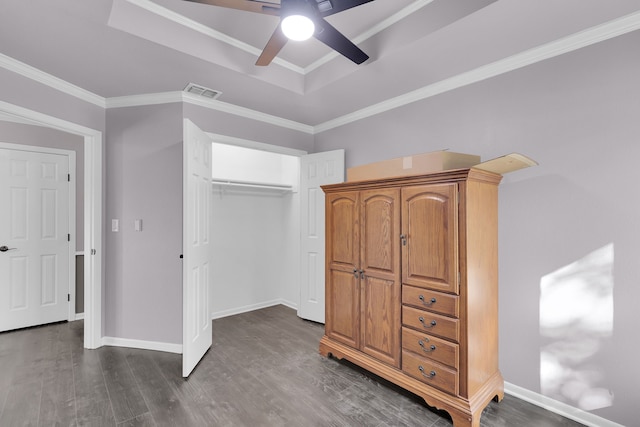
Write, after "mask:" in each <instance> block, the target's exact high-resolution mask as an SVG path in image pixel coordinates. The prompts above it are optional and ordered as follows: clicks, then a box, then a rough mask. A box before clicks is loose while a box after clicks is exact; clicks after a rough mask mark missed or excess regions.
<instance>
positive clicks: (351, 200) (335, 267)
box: [325, 192, 360, 348]
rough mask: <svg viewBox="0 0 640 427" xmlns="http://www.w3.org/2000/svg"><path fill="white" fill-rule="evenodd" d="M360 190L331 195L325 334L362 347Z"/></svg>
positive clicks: (327, 206)
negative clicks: (358, 191)
mask: <svg viewBox="0 0 640 427" xmlns="http://www.w3.org/2000/svg"><path fill="white" fill-rule="evenodd" d="M358 202H359V196H358V193H357V192H345V193H337V194H329V195H327V199H326V218H327V221H326V224H327V251H326V257H327V272H326V275H327V289H326V299H327V313H326V323H325V333H326V334H327V335H328V336H330V337H331V338H333V339H335V340H336V341H340V342H342V343H344V344H347V345H349V346H351V347H354V348H358V347H359V346H360V289H359V284H360V273H359V265H360V263H359V257H360V239H359V229H358V214H359V210H358Z"/></svg>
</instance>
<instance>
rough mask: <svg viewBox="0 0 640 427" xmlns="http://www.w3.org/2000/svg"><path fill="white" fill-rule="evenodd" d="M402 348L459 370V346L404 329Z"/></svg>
mask: <svg viewBox="0 0 640 427" xmlns="http://www.w3.org/2000/svg"><path fill="white" fill-rule="evenodd" d="M402 348H403V349H405V350H409V351H411V352H413V353H416V354H418V355H420V356H422V357H426V358H427V359H431V360H435V361H436V362H440V363H442V364H444V365H447V366H449V367H451V368H453V369H455V370H458V366H459V365H458V351H459V348H458V344H453V343H451V342H449V341H445V340H442V339H440V338H436V337H434V336H431V335H427V334H425V333H423V332H417V331H414V330H413V329H409V328H402Z"/></svg>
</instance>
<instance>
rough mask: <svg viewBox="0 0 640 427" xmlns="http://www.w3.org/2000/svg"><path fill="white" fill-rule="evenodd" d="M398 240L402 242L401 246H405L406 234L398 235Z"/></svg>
mask: <svg viewBox="0 0 640 427" xmlns="http://www.w3.org/2000/svg"><path fill="white" fill-rule="evenodd" d="M400 242H401V243H402V246H407V235H406V234H401V235H400Z"/></svg>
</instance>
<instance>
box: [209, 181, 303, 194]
mask: <svg viewBox="0 0 640 427" xmlns="http://www.w3.org/2000/svg"><path fill="white" fill-rule="evenodd" d="M211 183H212V184H213V186H214V188H215V187H219V188H221V189H233V190H234V191H260V192H265V193H273V194H286V193H292V192H293V186H292V185H286V184H272V183H264V182H251V181H237V180H220V179H214V180H212V181H211Z"/></svg>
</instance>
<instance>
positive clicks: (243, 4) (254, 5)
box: [185, 0, 280, 16]
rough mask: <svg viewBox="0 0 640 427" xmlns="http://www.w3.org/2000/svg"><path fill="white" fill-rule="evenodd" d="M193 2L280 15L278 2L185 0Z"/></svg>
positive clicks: (256, 0)
mask: <svg viewBox="0 0 640 427" xmlns="http://www.w3.org/2000/svg"><path fill="white" fill-rule="evenodd" d="M185 1H190V2H194V3H201V4H209V5H211V6H220V7H226V8H228V9H238V10H245V11H247V12H255V13H262V14H265V15H273V16H280V4H278V3H274V2H270V1H260V0H185Z"/></svg>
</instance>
